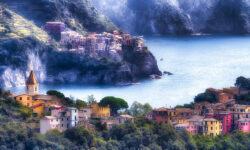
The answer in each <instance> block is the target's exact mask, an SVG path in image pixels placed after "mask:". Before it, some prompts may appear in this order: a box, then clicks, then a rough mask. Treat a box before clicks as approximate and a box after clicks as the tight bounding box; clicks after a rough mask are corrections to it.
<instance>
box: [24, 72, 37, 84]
mask: <svg viewBox="0 0 250 150" xmlns="http://www.w3.org/2000/svg"><path fill="white" fill-rule="evenodd" d="M26 84H28V85H34V84H38V83H37V80H36V76H35V73H34V71H33V70H32V71H31V72H30V75H29V78H28V80H27V82H26Z"/></svg>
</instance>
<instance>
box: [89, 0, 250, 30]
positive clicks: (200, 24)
mask: <svg viewBox="0 0 250 150" xmlns="http://www.w3.org/2000/svg"><path fill="white" fill-rule="evenodd" d="M93 1H94V4H95V6H96V7H97V8H98V9H100V10H101V11H102V12H103V13H104V14H105V15H107V16H108V17H109V18H110V19H111V20H112V21H113V22H114V23H115V24H116V25H117V26H118V27H119V28H121V29H123V30H125V31H127V32H130V33H135V34H143V35H144V34H149V35H152V34H156V35H190V34H213V35H221V34H238V35H242V34H249V33H250V11H249V10H250V1H249V0H209V1H208V0H188V1H183V0H147V1H143V0H136V1H135V0H122V1H121V0H120V1H117V0H101V1H100V0H93ZM114 12H115V13H114Z"/></svg>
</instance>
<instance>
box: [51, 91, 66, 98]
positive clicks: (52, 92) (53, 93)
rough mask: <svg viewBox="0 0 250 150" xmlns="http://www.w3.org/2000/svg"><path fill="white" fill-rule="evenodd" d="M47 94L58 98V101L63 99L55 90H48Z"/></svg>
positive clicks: (62, 95) (61, 94)
mask: <svg viewBox="0 0 250 150" xmlns="http://www.w3.org/2000/svg"><path fill="white" fill-rule="evenodd" d="M47 94H48V95H54V96H56V97H58V98H59V99H64V98H65V96H64V94H63V93H61V92H59V91H56V90H49V91H47Z"/></svg>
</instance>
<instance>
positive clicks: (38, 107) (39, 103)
mask: <svg viewBox="0 0 250 150" xmlns="http://www.w3.org/2000/svg"><path fill="white" fill-rule="evenodd" d="M14 99H16V100H17V101H19V102H20V103H21V104H22V105H24V106H27V107H30V108H31V109H32V111H33V116H41V115H42V114H43V113H44V110H45V108H46V107H49V106H51V105H59V106H60V105H62V103H61V101H60V100H59V99H58V98H57V97H56V96H50V95H43V94H39V84H38V82H37V79H36V76H35V73H34V71H31V72H30V75H29V77H28V79H27V82H26V94H21V95H17V96H14Z"/></svg>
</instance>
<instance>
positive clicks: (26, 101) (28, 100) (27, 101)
mask: <svg viewBox="0 0 250 150" xmlns="http://www.w3.org/2000/svg"><path fill="white" fill-rule="evenodd" d="M15 100H17V101H18V102H20V103H21V104H22V105H24V106H27V107H32V102H33V101H32V96H30V95H27V94H21V95H17V96H16V97H15Z"/></svg>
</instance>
